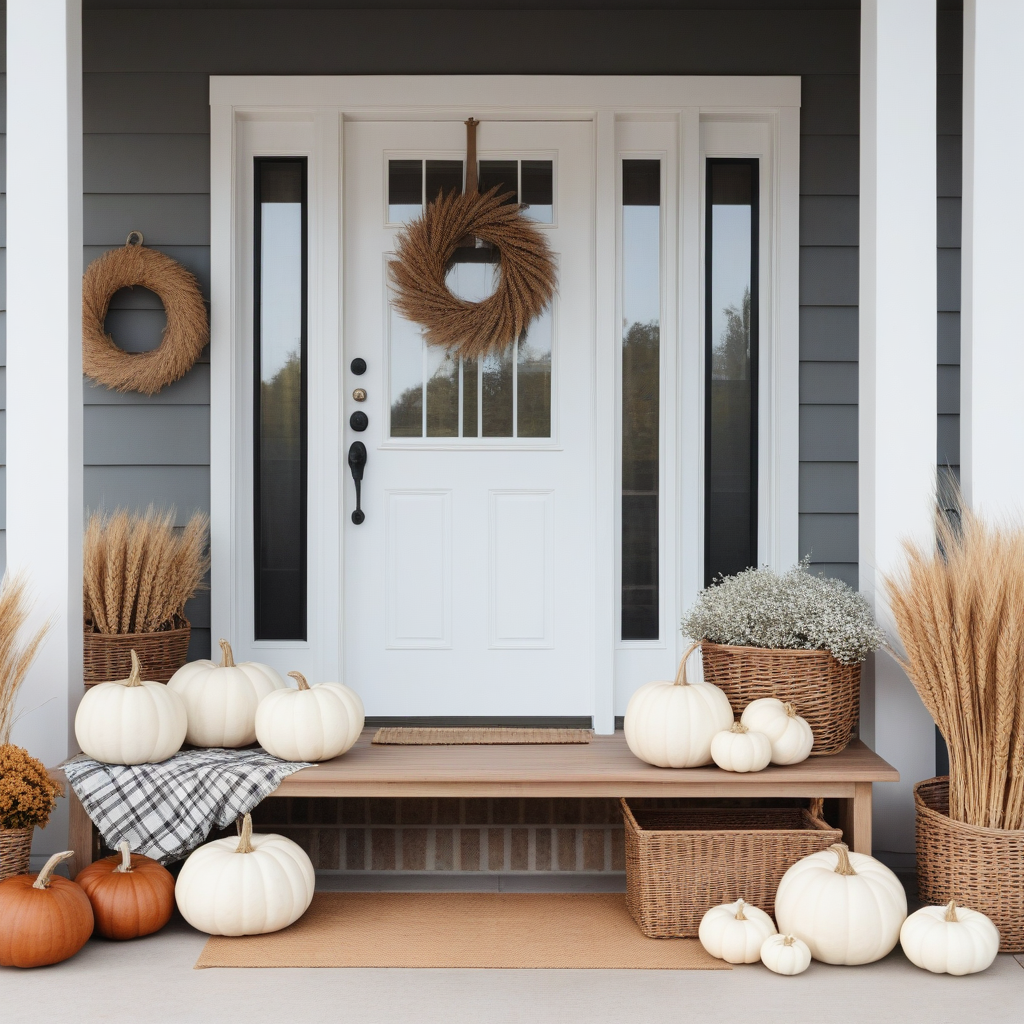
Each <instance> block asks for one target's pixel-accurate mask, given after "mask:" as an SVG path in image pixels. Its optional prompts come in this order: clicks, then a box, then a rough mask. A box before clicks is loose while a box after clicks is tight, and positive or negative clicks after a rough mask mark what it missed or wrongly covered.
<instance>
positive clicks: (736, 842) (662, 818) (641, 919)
mask: <svg viewBox="0 0 1024 1024" xmlns="http://www.w3.org/2000/svg"><path fill="white" fill-rule="evenodd" d="M621 803H622V817H623V822H624V824H625V831H626V903H627V905H628V907H629V912H630V913H631V914H632V915H633V919H634V920H635V921H636V923H637V924H638V925H639V926H640V930H641V931H642V932H643V933H644V934H645V935H648V936H650V937H651V938H656V939H667V938H675V937H679V936H687V937H693V936H695V935H696V934H697V929H698V927H699V925H700V921H701V918H702V917H703V916H704V914H705V913H707V911H708V910H710V909H711V908H712V907H717V906H718V905H719V904H722V903H732V902H734V901H735V900H738V899H743V900H746V902H747V903H752V904H753V905H754V906H757V907H760V908H761V909H762V910H763V911H765V913H768V914H771V913H772V912H773V911H774V910H775V890H776V889H778V887H779V882H780V881H781V880H782V876H783V875H784V874H785V873H786V869H787V868H789V867H790V866H791V865H792V864H795V863H796V862H797V861H798V860H800V858H801V857H806V856H807V855H808V854H811V853H817V852H818V851H819V850H827V849H828V848H829V847H830V846H831V845H832V844H833V843H838V842H840V841H841V840H842V836H843V833H842V832H841V831H840V830H839V829H837V828H832V826H831V825H828V824H826V822H824V821H823V820H822V818H821V801H820V800H812V801H811V807H810V808H809V809H805V808H802V807H701V808H689V807H687V808H676V809H666V808H660V807H645V806H644V801H642V800H632V801H628V802H627V801H626V800H622V801H621Z"/></svg>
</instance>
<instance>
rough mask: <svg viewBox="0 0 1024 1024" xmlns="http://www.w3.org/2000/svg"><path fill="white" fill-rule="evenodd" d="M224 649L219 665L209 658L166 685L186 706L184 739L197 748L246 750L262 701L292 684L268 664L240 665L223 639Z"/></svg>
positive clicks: (181, 671)
mask: <svg viewBox="0 0 1024 1024" xmlns="http://www.w3.org/2000/svg"><path fill="white" fill-rule="evenodd" d="M220 650H221V659H220V664H219V665H218V664H216V662H213V661H209V660H207V659H202V660H200V661H192V662H189V664H187V665H184V666H182V667H181V668H179V669H178V671H177V672H175V673H174V675H173V676H171V678H170V681H169V682H168V683H167V685H168V686H169V687H170V688H171V689H172V690H174V691H175V692H176V693H178V694H179V695H180V696H181V699H182V700H183V701H184V702H185V710H186V711H187V712H188V733H187V734H186V736H185V739H186V740H187V741H188V742H189V743H191V744H192V745H193V746H196V747H244V746H247V745H248V744H250V743H253V742H255V740H256V708H257V707H258V706H259V703H260V701H261V700H262V699H263V698H264V697H266V696H267V694H269V693H273V692H274V690H281V689H284V688H285V687H287V685H288V684H287V683H286V682H285V681H284V680H283V679H282V678H281V676H280V674H279V673H278V672H277V671H276V670H275V669H272V668H271V667H270V666H269V665H261V664H260V663H259V662H256V661H244V662H242V664H241V665H236V664H235V659H234V656H233V655H232V653H231V644H229V643H228V642H227V640H221V642H220Z"/></svg>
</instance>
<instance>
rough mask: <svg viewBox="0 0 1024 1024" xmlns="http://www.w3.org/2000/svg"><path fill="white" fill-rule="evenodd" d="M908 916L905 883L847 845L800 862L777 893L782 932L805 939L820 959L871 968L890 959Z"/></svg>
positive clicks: (785, 877) (785, 876)
mask: <svg viewBox="0 0 1024 1024" xmlns="http://www.w3.org/2000/svg"><path fill="white" fill-rule="evenodd" d="M906 916H907V894H906V893H905V892H904V891H903V886H902V885H901V884H900V880H899V879H898V878H897V877H896V876H895V875H894V874H893V873H892V872H891V871H890V870H889V869H888V868H887V867H886V866H885V865H884V864H882V863H881V861H877V860H875V858H874V857H868V856H867V855H866V854H862V853H850V851H849V849H848V847H847V846H846V844H845V843H834V844H833V845H832V846H830V847H829V848H828V849H827V850H822V851H821V852H820V853H812V854H811V855H810V856H809V857H804V858H803V859H802V860H798V861H797V862H796V863H795V864H794V865H793V866H792V867H790V869H789V870H788V871H787V872H786V873H785V874H784V875H783V876H782V881H781V882H779V888H778V892H776V894H775V919H776V920H777V921H778V922H779V931H781V932H785V933H786V934H790V935H795V936H796V937H797V938H798V939H803V941H804V942H806V943H807V945H808V947H809V948H810V950H811V956H813V957H814V959H815V960H822V961H824V962H825V963H827V964H869V963H872V962H873V961H875V960H881V959H882V957H883V956H886V955H887V954H888V953H889V952H890V950H892V948H893V946H895V945H896V940H897V939H898V938H899V936H900V925H902V924H903V921H904V919H905V918H906Z"/></svg>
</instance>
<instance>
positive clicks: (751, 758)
mask: <svg viewBox="0 0 1024 1024" xmlns="http://www.w3.org/2000/svg"><path fill="white" fill-rule="evenodd" d="M711 759H712V760H713V761H714V762H715V764H717V765H718V767H719V768H723V769H725V771H727V772H759V771H761V769H762V768H767V767H768V764H769V762H770V761H771V759H772V744H771V740H769V739H768V737H767V736H765V734H764V733H763V732H754V730H753V729H748V728H747V727H746V726H745V725H744V724H743V723H742V722H733V723H732V728H730V729H726V730H725V731H724V732H720V733H716V734H715V738H714V739H713V740H712V741H711Z"/></svg>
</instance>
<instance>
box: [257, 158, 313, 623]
mask: <svg viewBox="0 0 1024 1024" xmlns="http://www.w3.org/2000/svg"><path fill="white" fill-rule="evenodd" d="M254 172H255V194H256V211H255V247H254V251H255V253H256V259H255V289H254V292H255V296H256V309H255V316H254V320H253V323H254V331H253V335H254V336H253V349H254V360H253V362H254V366H255V374H254V376H255V380H254V388H255V399H254V408H255V445H254V449H255V466H254V491H255V493H254V495H253V499H254V500H253V507H254V512H255V562H256V571H255V573H254V577H255V637H256V639H257V640H305V639H306V474H307V464H306V459H307V456H306V443H307V438H306V390H307V383H306V381H307V376H308V365H307V356H306V231H307V228H306V217H307V211H306V206H307V202H306V160H305V158H301V159H300V158H285V159H283V158H280V157H257V159H256V161H255V168H254Z"/></svg>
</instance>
